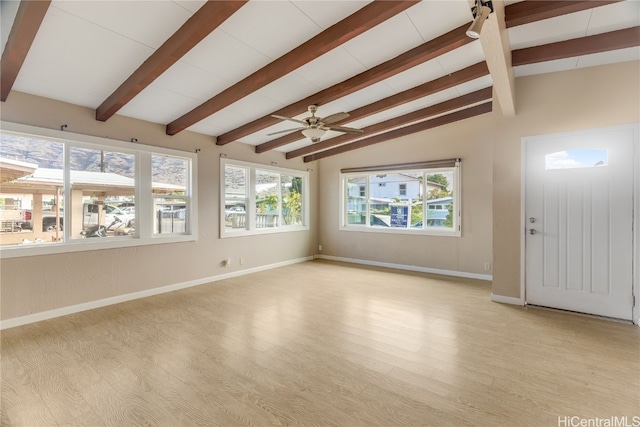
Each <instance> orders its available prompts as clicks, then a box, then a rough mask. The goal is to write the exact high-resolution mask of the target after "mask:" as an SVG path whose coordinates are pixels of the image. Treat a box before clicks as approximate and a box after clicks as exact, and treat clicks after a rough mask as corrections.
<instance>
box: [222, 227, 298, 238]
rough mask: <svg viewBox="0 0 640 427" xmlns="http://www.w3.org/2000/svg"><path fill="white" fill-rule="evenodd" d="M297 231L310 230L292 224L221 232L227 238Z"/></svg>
mask: <svg viewBox="0 0 640 427" xmlns="http://www.w3.org/2000/svg"><path fill="white" fill-rule="evenodd" d="M296 231H309V227H307V226H290V227H280V228H261V229H258V230H246V229H238V230H236V231H227V230H223V231H222V233H220V238H221V239H227V238H232V237H243V236H256V235H260V234H279V233H292V232H296Z"/></svg>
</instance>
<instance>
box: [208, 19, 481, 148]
mask: <svg viewBox="0 0 640 427" xmlns="http://www.w3.org/2000/svg"><path fill="white" fill-rule="evenodd" d="M468 26H469V25H467V24H465V25H463V26H461V27H458V28H456V29H455V30H452V31H450V32H448V33H446V34H444V35H442V36H440V37H437V38H435V39H433V40H430V41H428V42H426V43H423V44H421V45H420V46H418V47H415V48H413V49H411V50H409V51H407V52H405V53H403V54H400V55H398V56H396V57H395V58H393V59H390V60H389V61H386V62H383V63H382V64H379V65H377V66H375V67H373V68H370V69H369V70H367V71H364V72H362V73H360V74H358V75H355V76H353V77H351V78H349V79H347V80H345V81H343V82H341V83H337V84H335V85H333V86H331V87H329V88H327V89H324V90H321V91H320V92H317V93H315V94H313V95H311V96H308V97H306V98H304V99H302V100H300V101H297V102H294V103H293V104H290V105H288V106H286V107H284V108H281V109H279V110H278V111H274V112H272V113H271V114H276V115H280V116H286V117H295V116H297V115H298V114H302V113H304V112H305V111H306V110H307V107H308V106H309V105H311V104H316V105H323V104H326V103H328V102H331V101H334V100H336V99H338V98H342V97H344V96H346V95H349V94H351V93H354V92H357V91H358V90H360V89H364V88H365V87H368V86H370V85H373V84H375V83H378V82H380V81H382V80H384V79H387V78H389V77H392V76H395V75H396V74H398V73H401V72H403V71H406V70H408V69H410V68H412V67H415V66H416V65H420V64H422V63H424V62H426V61H429V60H431V59H434V58H436V57H438V56H440V55H443V54H445V53H447V52H450V51H452V50H454V49H457V48H459V47H461V46H464V45H466V44H467V43H470V42H472V41H473V40H472V39H470V38H469V37H467V35H466V31H467V28H468ZM271 114H269V115H266V116H264V117H261V118H259V119H256V120H254V121H252V122H250V123H247V124H245V125H243V126H240V127H238V128H236V129H233V130H231V131H229V132H227V133H225V134H222V135H219V136H218V139H217V142H216V144H218V145H225V144H229V143H230V142H233V141H237V140H238V139H239V138H242V137H243V136H246V135H250V134H252V133H254V132H258V131H260V130H262V129H264V128H266V127H268V126H271V125H273V124H275V123H278V122H279V119H276V118H273V117H272V116H271Z"/></svg>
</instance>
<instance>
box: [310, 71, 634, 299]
mask: <svg viewBox="0 0 640 427" xmlns="http://www.w3.org/2000/svg"><path fill="white" fill-rule="evenodd" d="M639 83H640V63H639V62H637V61H636V62H627V63H621V64H616V65H609V66H599V67H592V68H585V69H580V70H574V71H567V72H559V73H551V74H546V75H539V76H530V77H522V78H518V79H516V97H517V115H516V117H513V118H504V117H503V116H502V114H501V113H500V112H499V106H498V105H497V104H496V105H495V106H494V112H493V113H490V114H486V115H483V116H480V117H476V118H473V119H469V120H465V121H463V122H459V123H454V124H451V125H447V126H443V127H440V128H436V129H431V130H428V131H425V132H422V133H419V134H415V135H410V136H407V137H405V138H400V139H397V140H393V141H388V142H384V143H381V144H377V145H374V146H372V147H369V148H366V149H362V150H357V151H353V152H350V153H347V154H343V155H340V156H336V157H330V158H327V159H323V160H321V161H320V188H321V189H322V193H321V194H320V196H319V197H320V199H319V207H320V223H319V243H320V244H322V246H323V251H322V254H324V255H330V256H338V257H346V258H354V259H362V260H368V261H379V262H390V263H396V264H405V265H410V266H419V267H429V268H437V269H445V270H453V271H460V272H469V273H478V274H486V273H487V272H485V271H483V266H484V263H485V262H492V265H493V271H492V274H493V293H494V294H496V295H500V296H507V297H514V298H519V297H520V237H521V233H520V220H521V212H520V210H521V199H520V188H521V180H520V173H521V172H520V171H521V169H520V163H521V141H522V138H523V137H526V136H533V135H542V134H549V133H557V132H567V131H576V130H583V129H589V128H597V127H606V126H615V125H622V124H628V123H636V122H638V121H640V84H639ZM450 157H461V158H462V159H463V162H462V174H463V182H462V209H463V235H462V237H461V238H451V237H433V236H408V235H389V234H376V233H361V232H352V231H339V230H338V219H339V215H340V212H339V207H338V195H339V173H340V169H341V168H345V167H355V166H370V165H380V164H393V163H403V162H409V161H418V160H435V159H441V158H450Z"/></svg>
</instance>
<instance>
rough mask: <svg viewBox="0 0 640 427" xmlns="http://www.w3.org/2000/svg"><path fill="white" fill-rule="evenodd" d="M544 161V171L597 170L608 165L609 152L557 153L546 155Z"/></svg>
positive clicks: (593, 150)
mask: <svg viewBox="0 0 640 427" xmlns="http://www.w3.org/2000/svg"><path fill="white" fill-rule="evenodd" d="M544 161H545V169H546V170H556V169H583V168H597V167H602V166H607V165H608V163H609V152H608V151H607V150H600V149H588V148H583V149H580V150H566V151H558V152H557V153H551V154H547V155H546V156H545V157H544Z"/></svg>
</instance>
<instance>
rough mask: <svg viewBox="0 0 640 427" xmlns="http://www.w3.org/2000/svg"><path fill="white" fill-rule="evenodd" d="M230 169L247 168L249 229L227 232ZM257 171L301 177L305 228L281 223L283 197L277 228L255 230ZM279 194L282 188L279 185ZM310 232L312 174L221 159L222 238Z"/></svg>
mask: <svg viewBox="0 0 640 427" xmlns="http://www.w3.org/2000/svg"><path fill="white" fill-rule="evenodd" d="M227 166H235V167H240V168H245V169H247V170H248V173H247V187H248V193H247V195H246V197H247V204H246V214H247V220H246V228H237V229H233V230H227V229H226V226H225V200H226V194H225V170H226V167H227ZM256 170H261V171H268V172H276V173H279V174H280V176H282V175H290V176H299V177H302V225H284V222H283V220H282V194H280V197H279V202H278V207H279V209H278V211H279V212H280V218H279V221H278V224H281V225H279V226H277V227H268V228H256V222H255V211H256V188H255V187H256V186H255V181H256V179H255V178H256ZM278 188H279V189H280V191H281V190H282V187H281V185H278ZM305 230H309V172H307V171H301V170H297V169H286V168H281V167H277V166H270V165H264V164H260V163H251V162H245V161H242V160H233V159H229V158H226V157H221V158H220V238H222V239H225V238H230V237H240V236H250V235H256V234H272V233H289V232H294V231H305Z"/></svg>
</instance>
